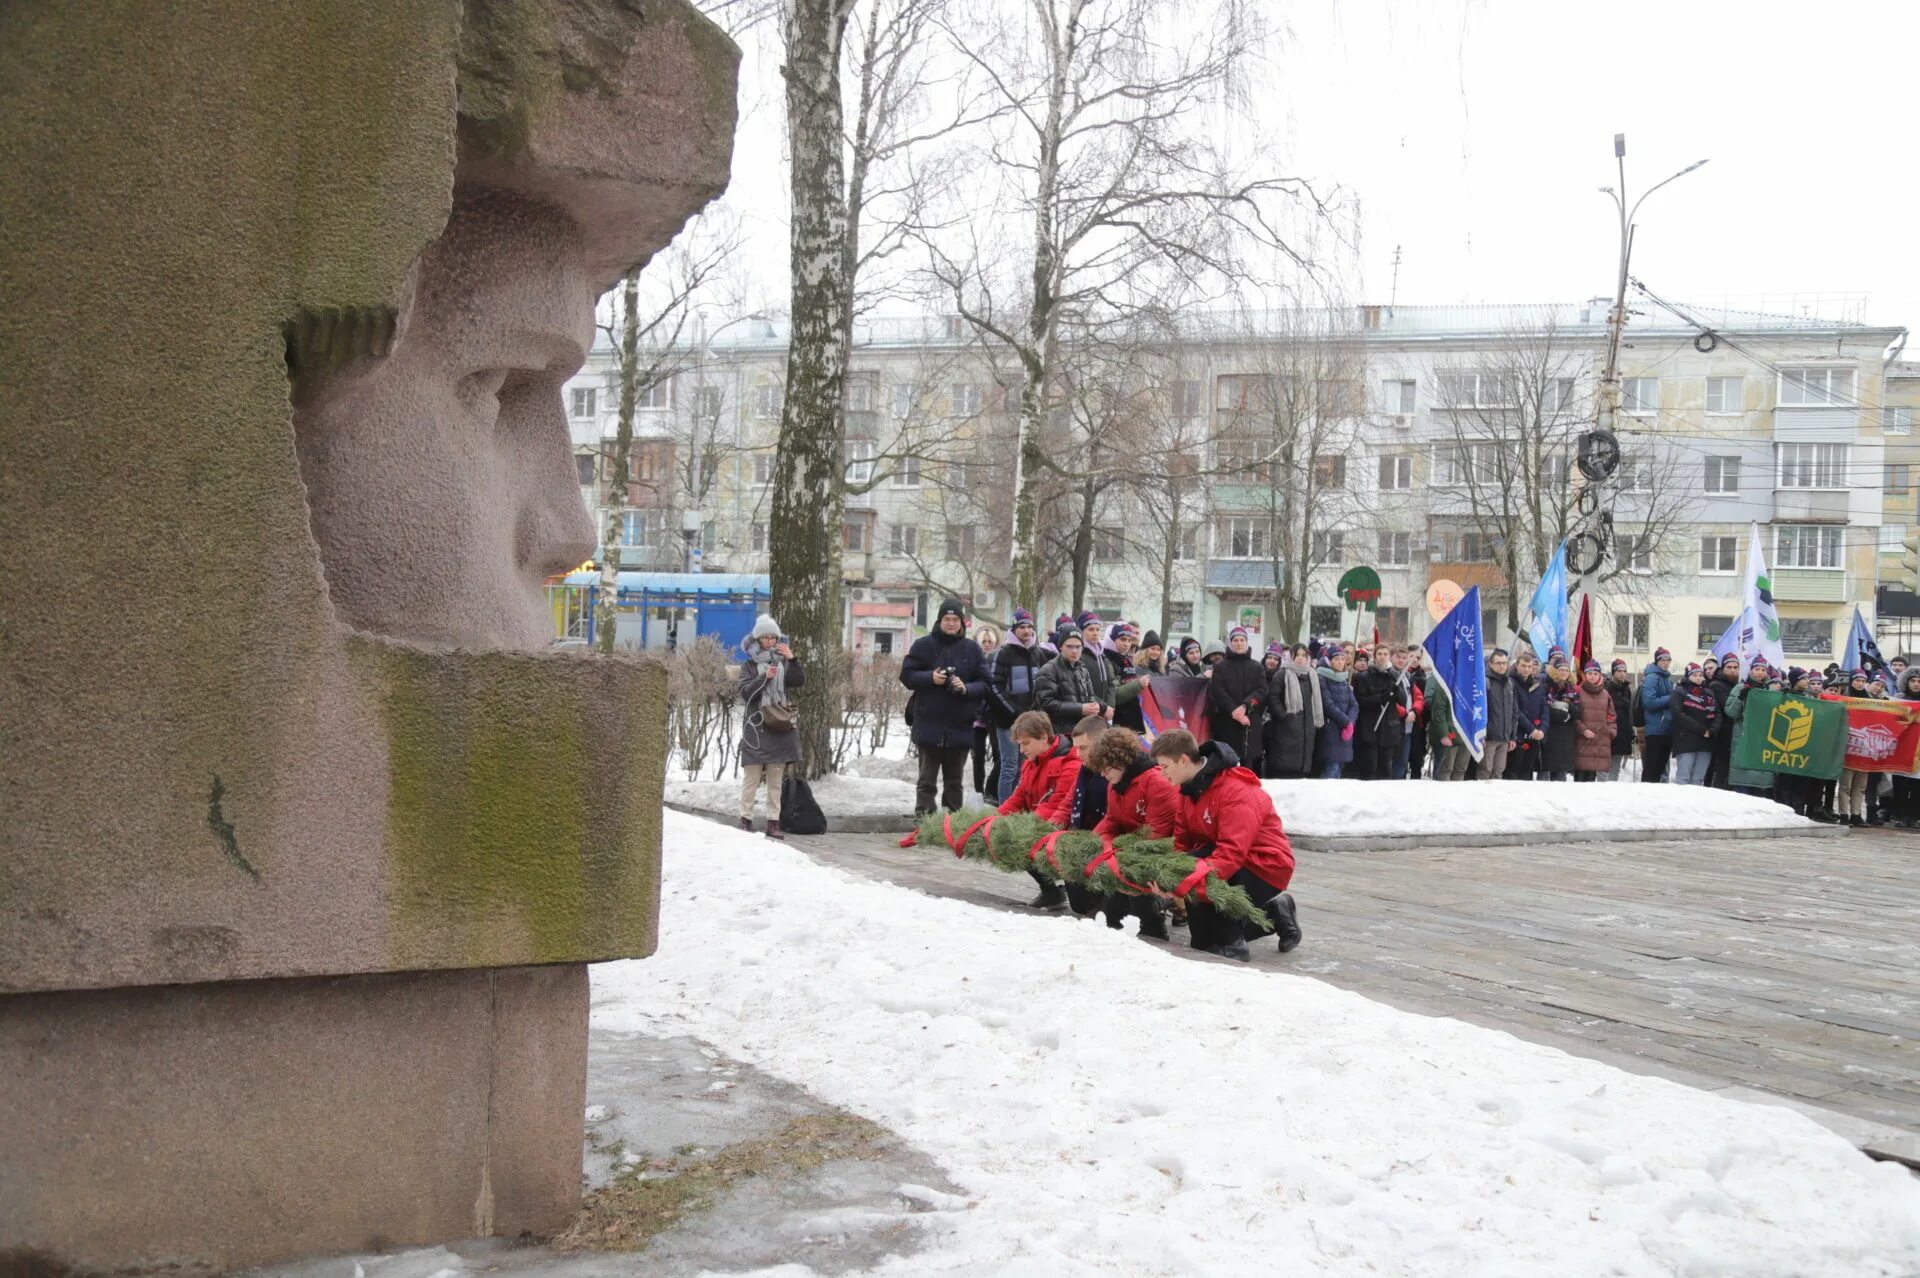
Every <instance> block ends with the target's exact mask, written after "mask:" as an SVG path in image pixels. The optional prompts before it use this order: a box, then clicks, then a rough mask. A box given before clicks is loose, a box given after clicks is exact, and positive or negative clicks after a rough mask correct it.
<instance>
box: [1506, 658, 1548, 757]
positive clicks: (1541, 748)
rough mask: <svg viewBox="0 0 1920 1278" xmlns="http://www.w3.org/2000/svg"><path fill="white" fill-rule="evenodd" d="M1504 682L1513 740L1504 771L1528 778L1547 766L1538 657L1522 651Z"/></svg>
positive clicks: (1542, 677) (1544, 696) (1543, 682)
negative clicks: (1510, 694) (1510, 704)
mask: <svg viewBox="0 0 1920 1278" xmlns="http://www.w3.org/2000/svg"><path fill="white" fill-rule="evenodd" d="M1507 686H1508V687H1509V688H1511V689H1512V690H1513V731H1514V736H1513V740H1514V742H1515V743H1516V744H1515V745H1514V748H1513V750H1512V751H1511V752H1509V753H1508V755H1507V770H1506V775H1507V776H1508V778H1510V779H1512V780H1515V781H1531V780H1533V779H1534V778H1535V777H1537V776H1539V775H1540V774H1541V773H1542V772H1544V771H1545V770H1546V766H1547V677H1546V676H1545V675H1544V674H1541V673H1540V658H1538V657H1536V656H1534V655H1533V654H1532V653H1531V652H1523V653H1521V654H1520V660H1519V661H1518V662H1517V663H1516V664H1515V666H1514V671H1513V674H1512V675H1511V676H1510V677H1509V679H1508V681H1507Z"/></svg>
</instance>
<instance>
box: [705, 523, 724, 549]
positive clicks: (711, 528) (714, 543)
mask: <svg viewBox="0 0 1920 1278" xmlns="http://www.w3.org/2000/svg"><path fill="white" fill-rule="evenodd" d="M718 549H720V525H719V524H707V525H705V526H703V527H702V528H701V529H700V553H701V554H702V555H711V554H712V553H713V552H714V551H716V550H718Z"/></svg>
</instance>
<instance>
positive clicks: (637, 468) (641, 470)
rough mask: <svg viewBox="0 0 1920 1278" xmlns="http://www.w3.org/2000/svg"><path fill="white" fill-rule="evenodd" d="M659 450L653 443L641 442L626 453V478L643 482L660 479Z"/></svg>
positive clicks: (647, 482) (648, 482)
mask: <svg viewBox="0 0 1920 1278" xmlns="http://www.w3.org/2000/svg"><path fill="white" fill-rule="evenodd" d="M661 456H662V454H661V450H660V448H659V447H658V446H656V445H653V444H642V445H641V446H640V447H638V448H636V449H634V450H633V451H632V452H631V453H629V454H628V455H627V478H629V479H633V480H637V481H639V482H640V483H643V484H652V483H657V482H658V481H659V479H660V461H661Z"/></svg>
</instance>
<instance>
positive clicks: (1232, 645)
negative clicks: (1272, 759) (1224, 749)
mask: <svg viewBox="0 0 1920 1278" xmlns="http://www.w3.org/2000/svg"><path fill="white" fill-rule="evenodd" d="M1249 642H1250V641H1249V639H1248V636H1247V631H1246V628H1245V627H1244V626H1235V627H1234V628H1233V629H1232V630H1231V631H1229V632H1228V633H1227V652H1226V656H1225V657H1224V658H1222V660H1221V661H1220V663H1219V664H1218V665H1216V666H1215V667H1214V668H1213V677H1212V679H1211V680H1209V681H1208V683H1207V732H1208V734H1209V735H1210V736H1211V737H1212V738H1213V739H1214V740H1215V741H1224V742H1225V743H1226V744H1227V745H1228V746H1230V747H1231V748H1232V750H1233V758H1234V762H1235V763H1238V762H1239V761H1240V760H1242V759H1245V758H1248V757H1249V754H1248V751H1249V749H1250V748H1251V749H1252V751H1253V754H1252V757H1254V758H1258V757H1259V749H1258V746H1257V745H1256V746H1252V747H1249V744H1248V740H1249V738H1251V739H1252V740H1253V741H1254V742H1258V741H1259V739H1260V719H1261V713H1260V712H1261V709H1262V707H1264V706H1265V705H1266V701H1267V672H1266V670H1265V669H1264V668H1263V667H1262V666H1261V664H1260V662H1259V661H1258V660H1257V659H1256V658H1255V657H1254V655H1253V653H1252V652H1251V651H1250V650H1249V647H1248V645H1249Z"/></svg>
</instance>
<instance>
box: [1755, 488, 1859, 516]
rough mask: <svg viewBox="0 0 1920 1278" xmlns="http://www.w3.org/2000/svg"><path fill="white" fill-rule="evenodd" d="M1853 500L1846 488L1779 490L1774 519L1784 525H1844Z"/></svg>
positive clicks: (1774, 506)
mask: <svg viewBox="0 0 1920 1278" xmlns="http://www.w3.org/2000/svg"><path fill="white" fill-rule="evenodd" d="M1851 497H1852V494H1851V493H1849V492H1848V491H1847V490H1846V489H1844V488H1776V489H1774V490H1773V517H1774V518H1775V519H1776V520H1778V521H1780V522H1782V523H1795V524H1844V523H1846V522H1847V506H1848V503H1849V501H1850V499H1851Z"/></svg>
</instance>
